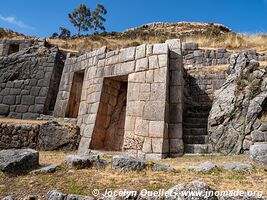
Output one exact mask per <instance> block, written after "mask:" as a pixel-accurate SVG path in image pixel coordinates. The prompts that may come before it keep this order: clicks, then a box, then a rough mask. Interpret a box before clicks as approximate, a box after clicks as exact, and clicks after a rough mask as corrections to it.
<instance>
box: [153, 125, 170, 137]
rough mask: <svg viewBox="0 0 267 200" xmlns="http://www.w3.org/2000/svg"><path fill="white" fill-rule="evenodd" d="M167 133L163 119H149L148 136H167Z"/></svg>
mask: <svg viewBox="0 0 267 200" xmlns="http://www.w3.org/2000/svg"><path fill="white" fill-rule="evenodd" d="M167 136H168V133H167V131H166V127H165V122H164V121H150V122H149V137H159V138H160V137H161V138H167Z"/></svg>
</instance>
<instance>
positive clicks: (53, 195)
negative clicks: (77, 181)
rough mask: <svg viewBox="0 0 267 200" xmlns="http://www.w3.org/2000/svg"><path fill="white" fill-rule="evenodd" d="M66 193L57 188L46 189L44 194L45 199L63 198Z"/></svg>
mask: <svg viewBox="0 0 267 200" xmlns="http://www.w3.org/2000/svg"><path fill="white" fill-rule="evenodd" d="M66 196H67V195H66V194H64V193H63V192H60V191H58V190H51V191H48V192H47V194H46V199H47V200H64V199H65V197H66Z"/></svg>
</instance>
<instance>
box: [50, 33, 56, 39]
mask: <svg viewBox="0 0 267 200" xmlns="http://www.w3.org/2000/svg"><path fill="white" fill-rule="evenodd" d="M50 38H58V33H56V32H55V33H53V34H52V35H51V36H50Z"/></svg>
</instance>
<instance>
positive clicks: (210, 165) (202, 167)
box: [189, 161, 216, 172]
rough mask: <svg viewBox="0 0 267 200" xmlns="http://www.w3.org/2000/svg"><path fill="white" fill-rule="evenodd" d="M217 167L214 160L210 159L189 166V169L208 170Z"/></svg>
mask: <svg viewBox="0 0 267 200" xmlns="http://www.w3.org/2000/svg"><path fill="white" fill-rule="evenodd" d="M215 168H216V165H215V164H213V163H212V162H209V161H207V162H204V163H201V164H199V165H195V166H190V167H189V169H193V170H195V171H198V172H208V171H210V170H213V169H215Z"/></svg>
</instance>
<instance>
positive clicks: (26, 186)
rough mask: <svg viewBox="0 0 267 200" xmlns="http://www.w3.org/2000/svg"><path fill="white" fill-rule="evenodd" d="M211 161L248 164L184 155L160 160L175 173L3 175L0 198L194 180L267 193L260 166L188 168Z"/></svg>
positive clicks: (49, 155) (55, 159) (51, 155)
mask: <svg viewBox="0 0 267 200" xmlns="http://www.w3.org/2000/svg"><path fill="white" fill-rule="evenodd" d="M74 153H75V152H68V153H67V152H40V163H41V164H42V165H45V164H48V163H62V162H63V161H64V159H65V157H66V155H68V154H74ZM205 161H212V162H214V163H215V164H220V163H223V162H228V161H229V162H230V161H238V162H245V163H249V160H248V158H247V156H244V155H239V156H183V157H179V158H172V159H171V158H169V159H165V160H161V161H158V162H159V163H165V164H170V165H171V166H172V167H174V168H175V169H177V171H176V172H164V171H159V172H154V171H152V170H150V169H147V170H144V171H141V172H129V173H122V172H120V171H119V170H113V169H112V168H111V167H110V166H108V167H107V168H106V169H101V170H97V169H95V168H92V169H82V170H75V172H74V173H69V172H68V171H69V169H68V168H65V167H62V168H61V169H60V170H58V171H57V172H55V173H53V174H47V175H42V174H39V175H25V176H20V177H11V178H9V177H6V176H4V175H3V174H1V173H0V198H2V197H3V196H6V195H10V194H13V195H14V196H15V197H17V198H19V199H22V198H23V197H24V196H28V195H38V197H39V199H44V197H45V194H46V193H47V191H49V190H52V189H58V190H62V191H63V192H65V193H74V194H81V195H90V194H91V192H92V191H93V189H96V188H97V189H99V190H100V191H101V192H104V191H105V189H112V190H118V189H128V190H141V189H148V190H153V191H155V190H159V189H168V188H171V187H172V186H174V185H176V184H179V183H184V182H189V181H193V180H199V181H204V182H206V183H207V184H209V185H210V186H211V187H212V188H214V189H216V190H220V191H223V190H238V189H239V190H249V191H262V192H263V193H264V194H265V195H266V194H267V188H266V184H267V172H266V169H263V168H260V167H258V166H255V167H253V170H252V171H250V172H249V171H227V170H222V169H215V170H212V171H211V172H208V173H201V172H194V171H192V170H188V169H186V167H188V166H190V165H192V164H198V163H202V162H205Z"/></svg>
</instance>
